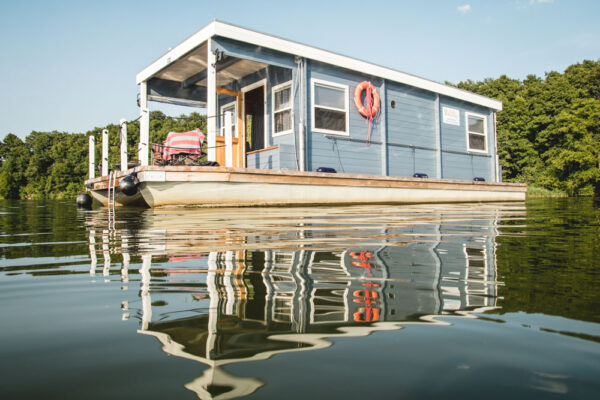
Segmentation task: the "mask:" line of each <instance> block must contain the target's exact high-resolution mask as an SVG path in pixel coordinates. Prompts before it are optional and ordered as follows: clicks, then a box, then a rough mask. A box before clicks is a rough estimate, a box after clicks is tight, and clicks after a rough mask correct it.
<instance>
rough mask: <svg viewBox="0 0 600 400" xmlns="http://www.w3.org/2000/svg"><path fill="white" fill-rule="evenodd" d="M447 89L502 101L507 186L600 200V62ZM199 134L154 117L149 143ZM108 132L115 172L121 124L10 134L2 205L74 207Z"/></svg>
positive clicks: (0, 149)
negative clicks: (45, 202) (49, 202)
mask: <svg viewBox="0 0 600 400" xmlns="http://www.w3.org/2000/svg"><path fill="white" fill-rule="evenodd" d="M446 83H447V84H450V85H453V86H456V87H458V88H460V89H464V90H468V91H471V92H474V93H478V94H481V95H484V96H487V97H491V98H495V99H498V100H500V101H502V103H503V111H501V112H499V113H498V114H497V139H498V155H499V158H500V164H501V166H502V177H503V181H504V182H521V183H527V184H528V189H527V196H531V197H564V196H600V60H598V61H589V60H586V61H583V62H582V63H578V64H574V65H571V66H569V67H568V68H567V69H566V70H565V71H564V72H563V73H559V72H554V71H553V72H548V73H546V74H545V77H544V78H540V77H537V76H535V75H529V76H527V77H526V78H525V79H524V80H522V81H521V80H518V79H512V78H509V77H507V76H505V75H502V76H500V77H499V78H497V79H491V78H488V79H485V80H483V81H480V82H474V81H471V80H467V81H464V82H460V83H458V84H456V85H454V84H451V83H448V82H446ZM196 128H200V129H201V130H203V131H206V118H205V116H202V115H200V114H198V113H191V114H189V115H187V116H185V115H181V116H180V117H175V118H173V117H167V116H165V115H164V114H163V113H162V112H160V111H152V112H151V116H150V141H151V142H152V143H161V142H162V141H164V139H165V138H166V136H167V134H168V132H170V131H187V130H192V129H196ZM103 129H108V130H109V164H110V166H111V167H112V166H114V165H116V164H118V163H119V162H120V160H119V157H120V151H119V149H120V143H119V126H118V124H109V125H107V126H104V127H96V128H94V129H91V130H90V131H88V132H86V133H66V132H58V131H52V132H37V131H33V132H31V133H30V134H29V135H27V137H26V138H25V140H22V139H20V138H19V137H17V136H16V135H14V134H12V133H8V134H7V135H6V136H5V137H4V138H3V139H2V140H0V198H4V199H31V200H38V199H74V198H75V197H76V196H77V194H78V193H80V192H82V191H84V190H85V187H84V185H83V182H84V180H85V179H86V178H87V173H88V138H87V137H88V136H90V135H94V136H95V137H96V154H97V159H99V155H100V153H101V134H102V130H103ZM127 132H128V134H127V148H128V153H129V155H130V159H131V158H135V155H136V154H137V142H138V137H139V121H133V122H130V123H129V124H128V125H127ZM97 165H98V163H97Z"/></svg>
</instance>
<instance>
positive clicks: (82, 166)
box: [0, 111, 206, 200]
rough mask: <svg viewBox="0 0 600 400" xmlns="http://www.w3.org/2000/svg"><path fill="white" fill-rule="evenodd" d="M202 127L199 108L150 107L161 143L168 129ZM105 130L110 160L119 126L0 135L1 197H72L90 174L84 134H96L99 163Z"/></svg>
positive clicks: (131, 133) (131, 137)
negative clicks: (175, 114) (185, 111)
mask: <svg viewBox="0 0 600 400" xmlns="http://www.w3.org/2000/svg"><path fill="white" fill-rule="evenodd" d="M196 128H200V129H201V130H202V131H206V118H205V117H204V116H201V115H200V114H198V113H192V114H190V115H189V116H181V117H180V118H171V117H167V116H165V115H164V114H163V113H161V112H160V111H153V112H151V113H150V131H151V137H150V141H151V142H153V143H161V142H163V141H164V139H165V138H166V137H167V134H168V133H169V132H170V131H176V132H182V131H189V130H192V129H196ZM103 129H108V131H109V134H108V135H109V136H108V137H109V152H108V153H109V166H110V168H116V166H117V164H119V163H120V162H121V160H120V154H121V153H120V149H121V142H120V136H121V135H120V127H119V125H118V124H110V125H107V126H105V127H97V128H94V129H92V130H90V131H88V132H87V133H85V134H82V133H73V134H69V133H65V132H56V131H54V132H36V131H34V132H31V133H30V134H29V135H28V136H27V138H26V139H25V141H22V140H21V139H20V138H18V137H17V136H15V135H13V134H8V135H6V137H5V138H4V139H3V140H2V141H0V198H5V199H36V200H40V199H72V198H75V197H76V196H77V194H78V193H79V192H82V191H83V190H84V189H85V188H84V185H83V181H84V180H85V179H86V178H87V174H88V136H91V135H93V136H94V137H95V138H96V151H95V153H96V160H95V163H96V165H97V166H100V157H101V151H102V130H103ZM139 132H140V125H139V121H133V122H130V123H128V124H127V152H128V154H129V159H135V158H137V157H136V155H137V147H138V140H139Z"/></svg>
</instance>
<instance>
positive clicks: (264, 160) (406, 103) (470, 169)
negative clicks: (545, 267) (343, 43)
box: [214, 37, 496, 181]
mask: <svg viewBox="0 0 600 400" xmlns="http://www.w3.org/2000/svg"><path fill="white" fill-rule="evenodd" d="M214 40H215V44H216V46H217V47H218V48H219V50H223V51H225V53H226V54H227V55H229V56H233V57H239V58H243V59H248V60H253V61H257V62H262V63H265V64H268V65H269V66H268V67H266V68H264V69H262V70H260V71H258V72H256V73H253V74H250V75H248V76H246V77H244V78H242V79H241V80H239V81H237V82H234V83H233V84H231V85H228V87H229V88H230V89H233V90H240V89H242V88H243V87H246V86H248V85H251V84H253V83H255V82H258V81H260V80H262V79H266V81H267V83H266V118H265V121H264V122H265V129H266V135H265V146H273V145H278V146H279V147H278V149H276V150H272V151H270V152H265V153H264V154H262V153H257V155H253V156H250V157H249V158H248V166H249V167H260V168H275V169H277V168H286V169H294V170H295V169H297V166H298V164H299V161H298V157H299V148H300V143H299V142H298V122H299V121H300V117H301V114H302V113H303V107H305V109H306V111H305V114H304V117H305V124H306V169H307V170H309V171H314V170H316V169H317V168H319V167H330V168H335V169H336V170H337V171H339V172H346V173H363V174H374V175H382V174H383V175H385V174H389V175H391V176H412V175H413V174H414V173H417V172H418V173H425V174H427V175H429V177H432V178H434V177H435V178H438V177H439V176H437V175H438V173H437V170H438V165H437V163H438V157H439V158H441V170H442V176H441V178H452V179H466V180H471V179H473V178H474V177H483V178H485V179H486V180H487V181H493V180H494V179H495V168H496V167H495V158H494V157H493V156H492V155H493V154H495V152H496V149H495V136H494V135H495V132H494V125H493V118H492V116H493V112H492V111H491V110H489V109H487V108H485V107H481V106H477V105H474V104H471V103H467V102H464V101H460V100H456V99H453V98H449V97H446V96H441V95H440V96H439V109H437V110H436V104H437V95H436V94H435V93H432V92H428V91H425V90H421V89H417V88H414V87H411V86H408V85H404V84H400V83H396V82H390V81H385V82H384V80H383V79H381V78H378V77H374V76H368V75H364V74H361V73H360V72H356V71H350V70H347V69H343V68H339V67H335V66H332V65H327V64H324V63H320V62H316V61H312V60H307V61H306V78H307V79H306V81H305V82H304V84H305V87H304V89H305V91H306V98H305V105H301V104H300V102H299V98H300V91H301V88H300V87H299V80H298V79H297V64H296V63H295V60H294V56H293V55H292V54H285V53H281V52H277V51H273V50H269V49H265V48H257V47H255V46H252V45H250V44H247V43H241V42H237V41H233V40H229V39H224V38H219V37H217V38H215V39H214ZM312 79H319V80H323V81H327V82H332V83H335V84H340V85H344V86H346V87H347V90H348V113H349V114H348V117H349V118H348V120H349V126H348V129H349V136H345V135H336V134H323V133H320V132H313V131H312V126H311V123H312V108H311V88H312V83H311V80H312ZM365 80H367V81H370V82H372V83H373V84H374V85H375V87H376V88H377V90H378V91H379V92H380V94H381V98H382V99H383V100H384V101H383V104H382V110H381V114H380V116H379V118H378V119H377V120H376V121H375V122H374V123H373V125H372V130H371V141H372V143H371V145H370V146H367V145H366V143H365V141H366V139H367V132H368V123H367V121H366V119H365V118H364V117H362V116H361V115H360V114H359V113H358V111H357V110H356V108H355V106H354V100H353V97H354V89H355V88H356V85H357V84H359V83H360V82H362V81H365ZM289 81H291V82H292V87H293V94H294V98H293V133H292V134H285V135H281V136H277V137H273V132H272V129H273V127H272V104H271V103H272V88H273V86H275V85H278V84H281V83H285V82H289ZM227 100H228V99H226V98H223V100H221V99H220V100H219V105H222V104H223V103H225V102H227ZM392 101H394V102H395V108H393V109H392V108H391V102H392ZM443 107H451V108H455V109H458V110H459V112H460V118H459V122H460V125H458V126H454V125H450V124H445V123H443V119H442V108H443ZM436 112H439V122H438V120H437V119H436ZM466 112H470V113H474V114H480V115H485V116H486V118H487V138H486V145H487V150H488V152H487V154H482V153H477V152H469V151H468V149H467V132H466V126H465V125H466V122H465V113H466ZM438 130H439V132H440V143H441V155H439V151H440V150H439V149H438V148H437V147H438V145H437V142H438V140H437V137H436V135H437V131H438ZM382 143H385V146H387V147H385V146H384V145H382ZM275 153H277V154H276V155H275Z"/></svg>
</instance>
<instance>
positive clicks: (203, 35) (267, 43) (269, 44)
mask: <svg viewBox="0 0 600 400" xmlns="http://www.w3.org/2000/svg"><path fill="white" fill-rule="evenodd" d="M213 36H220V37H224V38H228V39H232V40H237V41H240V42H244V43H249V44H252V45H256V46H260V47H264V48H268V49H272V50H276V51H280V52H283V53H287V54H293V55H297V56H300V57H304V58H307V59H311V60H316V61H320V62H323V63H326V64H331V65H335V66H337V67H341V68H346V69H349V70H353V71H360V72H361V73H366V74H369V75H373V76H377V77H381V78H384V79H386V80H390V81H393V82H399V83H403V84H406V85H409V86H413V87H417V88H420V89H423V90H427V91H430V92H434V93H438V94H440V95H444V96H448V97H452V98H455V99H458V100H463V101H466V102H469V103H473V104H477V105H480V106H483V107H487V108H491V109H494V110H496V111H500V110H502V102H501V101H498V100H495V99H491V98H489V97H485V96H481V95H478V94H475V93H471V92H468V91H465V90H462V89H458V88H456V87H453V86H448V85H444V84H442V83H439V82H434V81H430V80H428V79H424V78H420V77H417V76H414V75H411V74H407V73H404V72H400V71H396V70H393V69H390V68H386V67H382V66H379V65H376V64H371V63H368V62H366V61H362V60H358V59H355V58H351V57H347V56H343V55H341V54H337V53H333V52H330V51H326V50H323V49H319V48H316V47H312V46H307V45H305V44H301V43H298V42H294V41H290V40H286V39H282V38H279V37H276V36H272V35H269V34H265V33H261V32H256V31H253V30H250V29H246V28H242V27H239V26H235V25H231V24H228V23H225V22H221V21H218V20H214V21H213V22H211V23H210V24H208V25H206V26H205V27H204V28H202V29H200V30H199V31H198V32H196V33H195V34H193V35H192V36H190V37H189V38H187V39H186V40H184V41H183V42H182V43H180V44H179V45H177V46H176V47H174V48H173V49H171V50H169V51H168V52H167V53H165V54H164V55H163V56H162V57H160V58H159V59H158V60H156V61H154V62H153V63H152V64H150V65H149V66H147V67H146V68H144V69H143V70H142V71H141V72H140V73H138V74H137V76H136V82H137V84H140V83H141V82H144V81H147V80H148V79H150V78H153V77H155V76H156V75H157V74H158V73H160V72H161V71H163V70H165V69H166V68H167V67H169V69H170V68H172V66H173V65H174V64H175V63H177V62H178V61H179V60H181V59H182V58H184V57H186V56H188V57H189V55H190V53H191V52H195V51H196V50H198V48H200V47H201V46H204V49H206V47H205V46H206V43H205V42H206V41H207V40H208V39H209V38H211V37H213ZM204 53H206V51H204ZM204 58H206V56H204ZM205 65H206V64H204V66H205ZM163 73H165V72H163Z"/></svg>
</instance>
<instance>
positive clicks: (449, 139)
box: [440, 96, 495, 181]
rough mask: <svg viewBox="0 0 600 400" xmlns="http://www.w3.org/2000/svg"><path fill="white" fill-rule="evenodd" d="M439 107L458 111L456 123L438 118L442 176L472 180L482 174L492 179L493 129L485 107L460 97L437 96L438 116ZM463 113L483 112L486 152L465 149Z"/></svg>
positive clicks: (465, 128)
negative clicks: (457, 122)
mask: <svg viewBox="0 0 600 400" xmlns="http://www.w3.org/2000/svg"><path fill="white" fill-rule="evenodd" d="M443 107H451V108H454V109H457V110H459V113H460V118H459V123H460V125H451V124H446V123H444V122H443V118H442V117H440V125H441V126H440V132H441V136H442V137H441V139H442V140H441V142H442V176H443V177H444V178H449V179H466V180H472V179H473V178H474V177H482V178H484V179H485V180H486V181H493V180H494V179H495V173H494V162H495V161H494V157H492V156H491V154H495V152H494V151H495V148H494V143H495V136H494V135H495V132H494V126H493V121H492V118H491V115H492V114H491V113H490V111H489V109H487V108H485V107H481V106H477V105H474V104H470V103H466V102H463V101H460V100H456V99H452V98H449V97H445V96H440V115H442V108H443ZM466 113H473V114H479V115H484V116H485V117H486V123H487V126H486V129H487V136H486V148H487V153H479V152H469V151H468V146H467V126H466V116H465V114H466Z"/></svg>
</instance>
